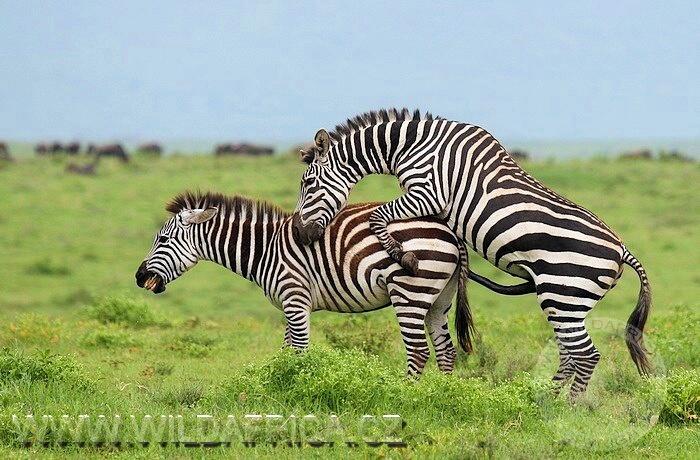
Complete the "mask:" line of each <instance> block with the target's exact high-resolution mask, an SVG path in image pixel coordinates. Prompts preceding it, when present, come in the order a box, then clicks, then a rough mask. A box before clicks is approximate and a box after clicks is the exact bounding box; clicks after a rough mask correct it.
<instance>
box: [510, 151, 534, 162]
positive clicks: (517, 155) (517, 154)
mask: <svg viewBox="0 0 700 460" xmlns="http://www.w3.org/2000/svg"><path fill="white" fill-rule="evenodd" d="M508 153H509V154H510V156H511V158H512V159H514V160H515V161H526V160H529V159H530V154H529V153H527V152H526V151H525V150H520V149H513V150H509V151H508Z"/></svg>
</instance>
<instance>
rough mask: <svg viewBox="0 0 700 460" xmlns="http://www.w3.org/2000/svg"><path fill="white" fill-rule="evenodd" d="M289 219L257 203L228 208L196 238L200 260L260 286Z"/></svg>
mask: <svg viewBox="0 0 700 460" xmlns="http://www.w3.org/2000/svg"><path fill="white" fill-rule="evenodd" d="M288 217H289V216H288V215H287V214H286V213H283V212H281V211H280V210H279V209H277V208H274V207H270V206H267V205H264V204H262V203H260V202H255V201H253V200H248V203H243V205H242V206H236V207H226V205H224V206H223V209H221V210H220V212H219V215H217V216H216V217H215V218H214V219H212V220H211V221H209V222H207V223H206V225H205V226H204V228H203V229H202V233H201V234H200V235H196V234H195V235H193V236H194V240H195V241H196V243H195V244H196V248H197V251H198V257H199V258H200V259H202V260H209V261H212V262H215V263H217V264H219V265H221V266H223V267H226V268H228V269H229V270H231V271H233V272H235V273H237V274H239V275H241V276H243V277H244V278H246V279H248V280H250V281H253V282H255V283H257V284H258V285H260V280H261V279H262V274H263V272H264V271H265V268H264V267H265V261H266V260H267V258H268V255H269V254H268V252H269V250H270V248H271V247H272V242H273V240H274V238H275V235H276V233H277V231H278V230H279V229H280V227H281V226H282V225H283V223H284V222H285V221H286V220H287V219H288ZM261 287H262V285H261Z"/></svg>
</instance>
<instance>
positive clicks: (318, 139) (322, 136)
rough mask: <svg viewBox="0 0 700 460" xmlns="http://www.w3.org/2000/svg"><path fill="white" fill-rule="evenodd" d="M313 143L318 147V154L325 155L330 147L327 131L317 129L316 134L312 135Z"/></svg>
mask: <svg viewBox="0 0 700 460" xmlns="http://www.w3.org/2000/svg"><path fill="white" fill-rule="evenodd" d="M314 143H315V144H316V147H318V154H319V155H320V156H322V157H325V156H326V154H327V153H328V151H329V150H330V149H331V137H330V136H329V135H328V131H326V130H325V129H319V130H318V132H317V133H316V136H314Z"/></svg>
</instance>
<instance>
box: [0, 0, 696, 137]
mask: <svg viewBox="0 0 700 460" xmlns="http://www.w3.org/2000/svg"><path fill="white" fill-rule="evenodd" d="M204 3H207V5H208V6H202V5H203V4H204ZM143 4H147V5H146V6H144V5H143ZM698 5H700V2H697V1H694V0H691V1H685V2H671V1H664V2H653V3H652V2H650V3H648V4H646V5H645V4H644V2H626V1H615V2H611V1H601V2H590V3H589V2H560V1H557V2H536V1H535V2H524V1H513V2H495V3H491V2H489V4H486V3H485V2H483V3H482V2H467V1H461V2H426V1H421V2H380V1H370V2H361V1H343V2H334V1H323V2H300V1H294V2H291V1H289V2H282V1H280V2H263V1H254V2H250V1H246V2H240V3H239V2H221V3H219V2H196V1H186V2H178V1H173V0H171V1H165V2H145V1H115V2H109V3H108V2H95V1H86V2H83V1H75V0H71V1H61V2H46V1H41V2H34V1H11V2H10V1H6V0H0V137H2V138H9V139H28V140H30V139H43V138H73V137H77V138H96V139H119V138H122V139H124V138H125V139H146V138H153V139H166V140H167V139H193V138H195V139H234V140H235V139H248V140H269V141H277V142H279V141H288V140H295V139H307V138H308V139H311V137H312V136H313V134H314V133H315V132H316V130H317V129H318V128H320V127H332V126H333V125H334V124H336V123H337V122H339V121H342V120H344V119H345V118H347V117H348V116H351V115H355V114H356V113H358V112H364V111H366V110H369V109H374V108H380V107H384V106H407V107H410V108H414V107H420V108H424V109H428V110H430V111H432V112H433V113H437V114H440V115H443V116H445V117H447V118H451V119H457V120H462V121H469V122H471V123H475V124H480V125H481V126H483V127H485V128H487V129H488V130H489V131H491V132H492V133H493V134H494V135H496V136H497V137H501V138H511V139H607V138H617V139H619V138H638V137H643V138H659V137H700V19H699V18H700V7H699V6H698Z"/></svg>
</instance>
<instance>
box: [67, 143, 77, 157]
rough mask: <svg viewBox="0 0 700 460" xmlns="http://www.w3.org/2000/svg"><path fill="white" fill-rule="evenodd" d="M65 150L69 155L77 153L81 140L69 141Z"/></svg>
mask: <svg viewBox="0 0 700 460" xmlns="http://www.w3.org/2000/svg"><path fill="white" fill-rule="evenodd" d="M64 150H65V151H66V153H67V154H68V155H77V154H78V153H79V152H80V142H69V143H68V144H66V145H65V147H64Z"/></svg>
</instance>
